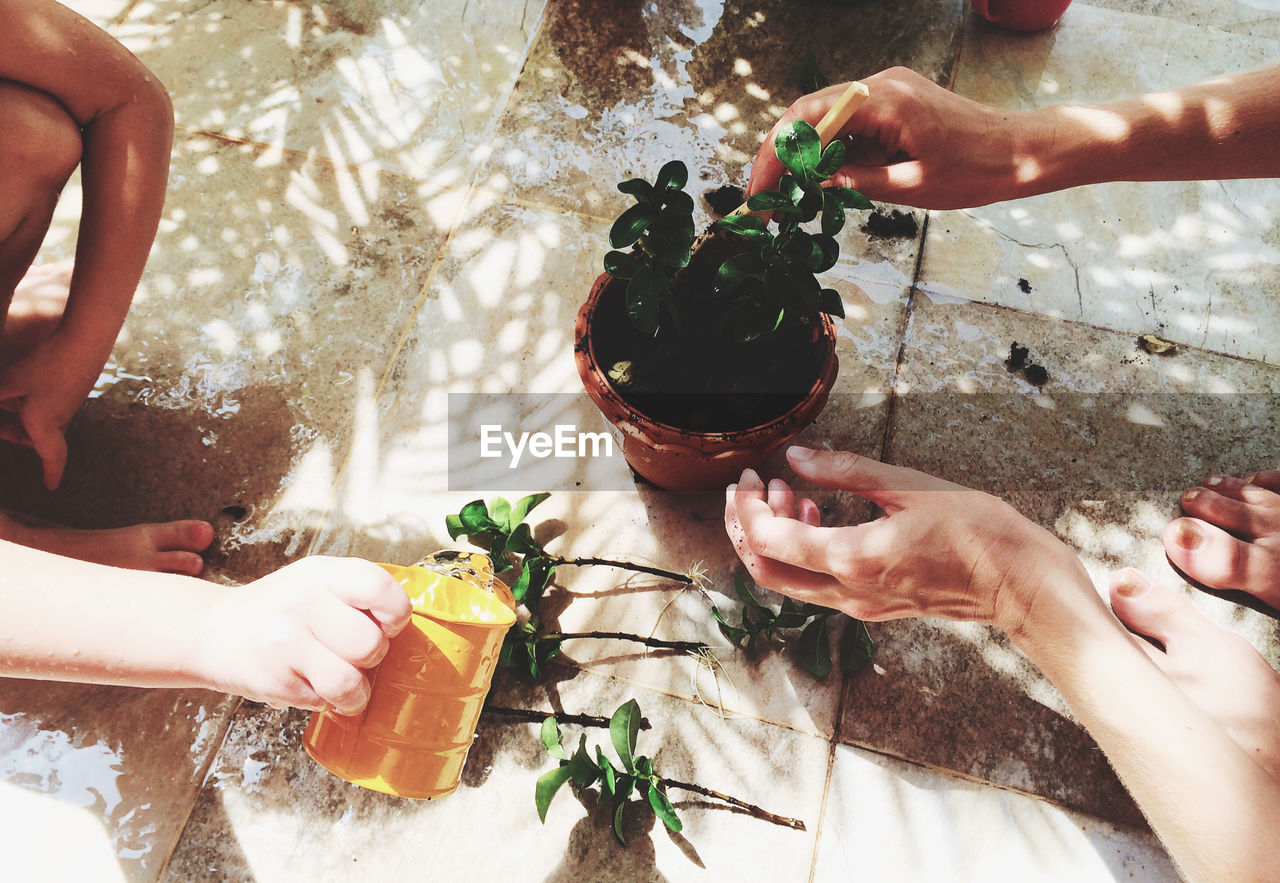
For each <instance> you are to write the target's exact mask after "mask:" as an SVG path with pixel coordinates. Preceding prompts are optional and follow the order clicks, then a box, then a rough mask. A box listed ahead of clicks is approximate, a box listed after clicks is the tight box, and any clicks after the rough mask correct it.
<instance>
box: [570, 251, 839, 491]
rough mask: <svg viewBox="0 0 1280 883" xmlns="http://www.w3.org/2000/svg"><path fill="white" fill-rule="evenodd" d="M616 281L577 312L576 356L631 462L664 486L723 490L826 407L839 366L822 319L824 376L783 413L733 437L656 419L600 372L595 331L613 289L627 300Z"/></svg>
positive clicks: (605, 277)
mask: <svg viewBox="0 0 1280 883" xmlns="http://www.w3.org/2000/svg"><path fill="white" fill-rule="evenodd" d="M614 281H615V280H614V278H613V277H612V276H610V275H609V274H608V273H602V274H601V275H600V277H599V278H597V279H596V281H595V284H594V285H592V286H591V292H590V294H588V295H587V302H586V303H584V304H583V305H582V308H581V309H580V310H579V311H578V320H577V323H576V325H575V327H574V341H575V343H574V359H575V361H576V362H577V366H578V375H579V376H580V377H581V378H582V384H583V386H585V387H586V390H587V395H588V396H590V397H591V400H592V401H593V402H595V405H596V407H598V408H599V409H600V411H601V413H603V414H604V416H605V419H607V420H608V421H609V422H610V423H612V424H613V425H614V426H615V427H616V428H617V429H618V431H619V432H620V433H621V436H622V453H623V456H625V457H626V459H627V463H628V464H630V466H631V468H632V469H634V470H635V471H636V472H637V473H638V474H639V475H641V476H642V477H643V478H645V479H647V480H648V481H650V482H652V483H653V484H655V485H657V486H658V487H661V488H665V489H666V490H672V491H708V490H720V489H723V488H724V487H725V485H727V484H729V483H731V482H734V481H736V480H737V479H738V477H739V476H740V475H741V474H742V470H743V469H745V468H748V467H751V468H756V467H759V466H760V464H762V463H763V462H764V461H765V460H767V459H768V458H769V457H770V456H772V455H773V453H774V452H775V451H777V450H778V449H779V448H781V447H782V446H783V445H784V444H786V443H787V442H788V441H790V440H791V439H792V438H795V436H796V435H798V434H799V433H800V432H801V431H802V430H803V429H804V428H805V427H806V426H808V425H809V424H810V423H812V422H813V421H814V420H816V419H817V417H818V415H819V414H820V413H822V409H823V408H824V407H826V404H827V396H828V395H829V394H830V392H831V386H832V384H834V383H835V378H836V372H837V370H838V368H839V362H838V361H837V359H836V330H835V324H834V323H833V322H832V321H831V319H830V318H828V317H827V316H825V315H823V316H822V317H821V319H822V321H821V325H820V326H819V327H820V332H819V335H818V343H819V346H820V347H821V348H822V359H821V368H820V370H819V371H818V376H817V377H816V378H815V379H814V381H813V385H812V386H811V387H810V389H809V391H808V392H807V393H806V394H805V396H804V398H803V399H801V400H800V401H799V402H798V403H797V404H796V405H795V406H793V407H792V408H791V409H790V410H788V411H787V412H786V413H784V414H782V415H781V416H779V417H776V418H774V419H772V420H770V421H769V422H767V423H764V424H762V425H760V426H755V427H751V428H749V429H742V430H735V431H732V432H694V431H691V430H688V429H681V428H680V427H678V426H672V425H670V424H667V423H660V422H658V421H656V420H653V419H651V418H649V417H648V416H646V415H645V414H643V413H641V412H640V411H638V410H637V409H636V408H635V407H634V406H632V405H630V404H628V403H627V402H626V401H625V400H624V399H623V398H622V396H621V395H619V394H618V392H617V390H616V389H614V387H613V385H612V384H611V383H610V382H609V378H608V376H607V375H606V374H605V371H606V370H607V368H608V366H604V367H601V366H600V364H599V361H598V359H597V356H596V352H595V346H594V342H593V339H592V335H591V328H592V326H593V323H594V322H595V316H596V314H597V311H598V310H599V309H600V305H601V302H602V300H603V299H604V298H605V296H606V292H614V293H616V294H617V296H619V297H620V296H621V290H620V288H618V287H613V288H611V287H610V284H611V283H613V282H614Z"/></svg>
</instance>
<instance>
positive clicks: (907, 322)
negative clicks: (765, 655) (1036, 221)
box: [842, 211, 931, 698]
mask: <svg viewBox="0 0 1280 883" xmlns="http://www.w3.org/2000/svg"><path fill="white" fill-rule="evenodd" d="M930 217H931V215H930V214H929V212H928V211H926V212H925V213H924V223H922V224H921V225H920V248H919V249H917V250H916V266H915V269H914V270H913V271H912V273H911V287H910V288H908V289H907V306H906V309H905V310H903V322H902V336H901V337H899V338H898V354H897V357H896V358H895V359H894V363H893V382H892V383H891V384H890V385H889V405H888V407H887V408H886V409H885V418H884V433H883V434H882V435H881V436H880V450H879V451H878V452H877V453H876V458H877V459H879V460H881V461H884V456H885V452H887V451H888V450H889V439H890V438H891V437H892V435H893V418H894V416H895V415H896V413H897V409H898V381H899V380H900V379H901V377H902V359H903V356H904V354H905V353H906V350H907V337H908V336H909V335H910V333H911V320H912V316H913V315H914V311H915V305H916V286H917V285H918V284H919V283H920V268H921V267H922V266H924V248H925V239H926V238H927V237H928V235H929V218H930ZM842 698H843V697H842Z"/></svg>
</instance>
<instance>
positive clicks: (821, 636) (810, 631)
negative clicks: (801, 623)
mask: <svg viewBox="0 0 1280 883" xmlns="http://www.w3.org/2000/svg"><path fill="white" fill-rule="evenodd" d="M796 650H797V652H799V654H800V664H801V665H803V666H804V667H805V668H806V669H808V670H809V672H811V673H812V674H814V675H816V676H818V677H820V678H825V677H826V676H827V675H828V674H830V672H831V645H830V643H829V641H828V639H827V619H826V617H819V618H818V619H815V620H814V621H813V622H811V623H809V625H807V626H806V627H805V629H804V631H802V632H801V633H800V640H799V642H798V643H797V645H796Z"/></svg>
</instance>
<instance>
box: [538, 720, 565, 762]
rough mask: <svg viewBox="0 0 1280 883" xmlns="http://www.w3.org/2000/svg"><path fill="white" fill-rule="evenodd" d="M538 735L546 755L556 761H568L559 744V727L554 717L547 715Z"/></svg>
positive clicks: (562, 747)
mask: <svg viewBox="0 0 1280 883" xmlns="http://www.w3.org/2000/svg"><path fill="white" fill-rule="evenodd" d="M539 735H540V736H541V738H542V747H543V748H545V749H547V754H550V755H551V756H552V757H554V758H556V759H557V760H568V759H569V755H567V754H565V753H564V746H563V745H561V744H560V725H559V724H558V723H556V719H555V716H554V715H549V716H548V717H547V718H546V719H545V720H543V722H542V731H541V732H540V733H539Z"/></svg>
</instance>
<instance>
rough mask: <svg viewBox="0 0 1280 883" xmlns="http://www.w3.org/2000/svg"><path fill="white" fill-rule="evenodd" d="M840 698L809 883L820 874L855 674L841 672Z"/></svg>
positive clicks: (814, 842)
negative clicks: (843, 724)
mask: <svg viewBox="0 0 1280 883" xmlns="http://www.w3.org/2000/svg"><path fill="white" fill-rule="evenodd" d="M840 674H841V678H840V698H839V700H837V702H836V718H835V726H834V727H833V728H832V733H831V748H830V749H829V750H828V751H827V776H826V779H825V781H823V783H822V802H821V803H819V804H818V824H817V826H816V827H815V828H814V830H813V856H812V858H810V859H809V883H815V880H816V879H817V873H818V854H819V850H820V849H821V847H822V834H823V830H824V829H825V828H826V824H827V804H828V803H829V802H830V800H831V776H832V773H833V772H834V771H835V768H836V749H837V748H839V747H840V744H841V743H840V724H841V722H842V721H843V720H844V697H845V693H846V692H847V691H848V687H849V679H850V678H851V677H852V676H853V672H848V671H843V670H841V672H840Z"/></svg>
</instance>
